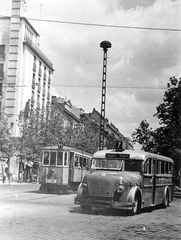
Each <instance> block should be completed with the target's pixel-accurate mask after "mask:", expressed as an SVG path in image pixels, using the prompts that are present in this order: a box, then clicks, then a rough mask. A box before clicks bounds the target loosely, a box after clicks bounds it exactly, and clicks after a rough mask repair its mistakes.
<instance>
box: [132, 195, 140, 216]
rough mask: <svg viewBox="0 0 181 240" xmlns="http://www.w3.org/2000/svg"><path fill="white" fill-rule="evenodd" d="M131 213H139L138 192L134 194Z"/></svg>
mask: <svg viewBox="0 0 181 240" xmlns="http://www.w3.org/2000/svg"><path fill="white" fill-rule="evenodd" d="M131 211H132V215H135V214H139V213H140V211H141V198H140V196H139V194H136V195H135V198H134V206H133V207H132V210H131Z"/></svg>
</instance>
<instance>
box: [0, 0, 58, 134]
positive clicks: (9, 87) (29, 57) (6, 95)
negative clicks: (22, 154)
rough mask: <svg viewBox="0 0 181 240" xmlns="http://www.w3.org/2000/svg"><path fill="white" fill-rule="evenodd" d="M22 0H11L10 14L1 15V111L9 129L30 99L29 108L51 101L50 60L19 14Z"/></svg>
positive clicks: (16, 127)
mask: <svg viewBox="0 0 181 240" xmlns="http://www.w3.org/2000/svg"><path fill="white" fill-rule="evenodd" d="M20 10H21V0H12V14H11V17H0V111H2V110H4V111H5V113H6V115H7V116H8V118H9V120H10V123H11V127H12V133H13V135H14V136H19V134H20V133H19V128H18V126H17V124H16V120H17V118H18V115H19V113H20V111H21V110H23V109H24V108H25V105H26V103H27V102H28V101H29V102H30V104H31V108H43V107H45V106H46V104H47V103H50V102H51V83H52V76H53V71H54V69H53V64H52V63H51V61H50V60H49V59H48V58H47V57H46V55H45V54H44V53H43V52H42V51H41V50H40V48H39V37H40V36H39V34H38V32H37V31H36V30H35V29H34V27H33V26H32V25H31V24H30V22H29V21H28V20H27V19H26V18H24V17H20Z"/></svg>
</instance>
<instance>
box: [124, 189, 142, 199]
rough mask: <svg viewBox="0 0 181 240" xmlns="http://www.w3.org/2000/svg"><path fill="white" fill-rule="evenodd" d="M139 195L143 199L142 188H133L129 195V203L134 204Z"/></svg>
mask: <svg viewBox="0 0 181 240" xmlns="http://www.w3.org/2000/svg"><path fill="white" fill-rule="evenodd" d="M137 193H138V194H140V197H141V189H140V187H139V186H134V187H132V188H131V190H130V191H129V193H128V197H127V201H128V202H129V203H134V199H135V196H136V194H137Z"/></svg>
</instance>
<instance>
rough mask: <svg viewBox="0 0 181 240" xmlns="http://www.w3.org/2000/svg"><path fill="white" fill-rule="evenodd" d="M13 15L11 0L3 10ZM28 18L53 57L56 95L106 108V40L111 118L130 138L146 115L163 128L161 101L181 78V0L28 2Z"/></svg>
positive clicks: (0, 5)
mask: <svg viewBox="0 0 181 240" xmlns="http://www.w3.org/2000/svg"><path fill="white" fill-rule="evenodd" d="M10 14H11V0H0V15H6V16H10ZM21 16H25V17H26V18H27V19H28V20H29V21H30V23H31V24H32V25H33V27H34V28H35V29H36V30H37V32H39V34H40V49H41V50H42V51H43V52H44V54H45V55H46V56H47V57H48V58H49V59H50V60H51V62H52V63H53V66H54V69H55V71H54V74H53V81H52V84H53V85H52V95H54V96H57V97H63V98H66V99H67V100H68V99H70V100H71V103H72V105H74V106H76V107H78V108H82V109H83V110H84V111H85V112H86V113H88V112H92V110H93V108H95V109H96V110H98V111H99V112H101V95H102V89H101V87H102V73H103V49H102V48H100V43H101V42H102V41H104V40H107V41H109V42H110V43H111V44H112V47H111V48H110V49H108V53H107V75H106V85H107V87H106V109H105V114H106V117H107V118H108V119H109V121H110V122H112V123H113V124H114V125H115V126H116V127H117V128H118V129H119V131H120V132H121V133H122V134H123V135H124V136H125V137H131V134H132V133H133V132H134V131H135V129H136V128H138V127H139V125H140V123H141V121H142V120H147V121H148V122H149V124H150V127H152V128H153V129H155V128H157V127H159V120H158V119H157V118H156V117H153V115H154V114H155V113H156V106H158V105H159V103H162V102H163V96H164V92H165V90H166V87H167V83H168V81H169V78H170V77H172V76H175V77H176V78H180V77H181V67H180V64H181V0H164V1H163V0H87V1H85V0H52V1H50V0H33V1H32V0H27V6H26V9H25V8H24V10H23V11H22V12H21ZM32 19H41V20H48V21H37V20H32ZM68 22H71V23H86V24H68ZM91 24H92V25H91ZM100 25H101V26H100ZM112 26H114V27H112ZM142 28H144V29H142ZM145 28H146V29H145ZM166 29H170V30H166ZM171 29H178V30H180V31H173V30H172V31H171Z"/></svg>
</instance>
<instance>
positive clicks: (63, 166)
mask: <svg viewBox="0 0 181 240" xmlns="http://www.w3.org/2000/svg"><path fill="white" fill-rule="evenodd" d="M91 160H92V155H91V154H90V153H87V152H84V151H81V150H79V149H75V148H71V147H68V146H63V147H62V148H61V149H59V148H58V146H50V147H44V148H42V150H41V165H40V168H39V177H40V184H41V186H40V191H41V192H46V193H56V194H61V193H65V192H69V191H75V190H76V189H77V188H78V185H79V184H80V182H81V181H82V179H83V178H84V176H85V175H86V174H87V173H89V172H90V166H91Z"/></svg>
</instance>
